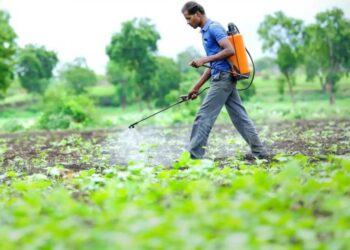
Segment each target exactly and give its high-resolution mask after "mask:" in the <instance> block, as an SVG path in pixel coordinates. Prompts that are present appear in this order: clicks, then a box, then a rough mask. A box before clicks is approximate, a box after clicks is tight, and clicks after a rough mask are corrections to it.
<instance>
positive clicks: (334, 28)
mask: <svg viewBox="0 0 350 250" xmlns="http://www.w3.org/2000/svg"><path fill="white" fill-rule="evenodd" d="M304 41H305V47H304V50H305V52H304V54H305V64H306V65H305V66H306V68H307V70H306V72H307V75H308V78H309V79H313V78H314V77H318V78H319V79H320V81H321V84H322V86H323V88H325V84H328V85H329V92H330V103H331V104H332V103H333V102H334V95H333V94H334V93H335V91H336V87H335V86H336V83H337V82H338V81H339V80H340V79H341V77H342V76H344V75H345V74H348V73H349V71H350V20H349V19H346V18H345V16H344V12H343V10H341V9H338V8H334V9H331V10H327V11H325V12H321V13H318V14H317V15H316V23H315V24H310V25H309V26H307V27H306V29H305V33H304Z"/></svg>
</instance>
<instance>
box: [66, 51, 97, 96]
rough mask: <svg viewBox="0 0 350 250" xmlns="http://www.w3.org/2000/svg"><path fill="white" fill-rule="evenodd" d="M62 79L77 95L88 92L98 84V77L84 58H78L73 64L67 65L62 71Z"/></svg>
mask: <svg viewBox="0 0 350 250" xmlns="http://www.w3.org/2000/svg"><path fill="white" fill-rule="evenodd" d="M60 77H61V78H62V79H63V80H64V81H65V83H66V84H67V85H68V86H69V87H70V88H71V89H72V90H73V91H74V93H75V94H80V93H84V92H86V88H87V87H90V86H93V85H95V84H96V82H97V76H96V74H95V72H94V71H93V70H91V69H90V68H89V67H88V66H87V64H86V61H85V59H84V58H77V59H75V60H74V61H73V63H67V64H65V65H64V66H63V68H62V69H61V71H60Z"/></svg>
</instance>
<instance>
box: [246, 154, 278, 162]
mask: <svg viewBox="0 0 350 250" xmlns="http://www.w3.org/2000/svg"><path fill="white" fill-rule="evenodd" d="M272 158H273V155H271V154H252V153H247V154H246V155H245V156H244V160H247V161H255V160H256V159H259V160H267V161H268V162H271V161H272Z"/></svg>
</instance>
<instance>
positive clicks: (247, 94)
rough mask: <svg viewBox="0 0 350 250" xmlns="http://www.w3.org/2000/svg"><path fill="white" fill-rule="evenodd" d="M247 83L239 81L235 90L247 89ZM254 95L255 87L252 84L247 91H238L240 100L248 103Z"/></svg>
mask: <svg viewBox="0 0 350 250" xmlns="http://www.w3.org/2000/svg"><path fill="white" fill-rule="evenodd" d="M249 82H250V80H249V81H241V82H240V83H239V84H238V85H237V89H245V88H247V87H248V84H249ZM255 94H256V87H255V85H254V82H253V84H252V85H250V87H249V88H248V89H245V90H242V91H239V95H240V97H241V98H242V100H243V101H248V100H249V99H250V98H251V97H252V96H254V95H255Z"/></svg>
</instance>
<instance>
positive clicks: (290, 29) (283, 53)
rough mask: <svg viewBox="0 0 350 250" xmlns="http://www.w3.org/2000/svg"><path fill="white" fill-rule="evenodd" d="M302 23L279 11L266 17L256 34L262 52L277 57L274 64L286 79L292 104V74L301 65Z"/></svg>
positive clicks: (293, 82) (293, 83)
mask: <svg viewBox="0 0 350 250" xmlns="http://www.w3.org/2000/svg"><path fill="white" fill-rule="evenodd" d="M303 28H304V25H303V22H302V21H301V20H298V19H294V18H290V17H287V16H285V15H284V13H283V12H281V11H279V12H276V13H274V15H268V16H266V17H265V20H264V21H263V22H262V23H261V24H260V26H259V29H258V34H259V35H260V37H261V38H262V39H263V50H267V49H268V50H270V51H271V52H273V53H275V54H276V55H277V58H276V64H277V66H278V68H279V70H280V71H281V73H282V75H283V76H284V78H285V79H286V82H287V84H288V88H289V93H290V95H291V98H292V102H293V103H294V102H295V100H294V92H293V85H295V81H294V72H295V70H296V69H297V67H298V66H299V65H300V64H301V53H300V50H301V47H302V39H301V38H302V32H303Z"/></svg>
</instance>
